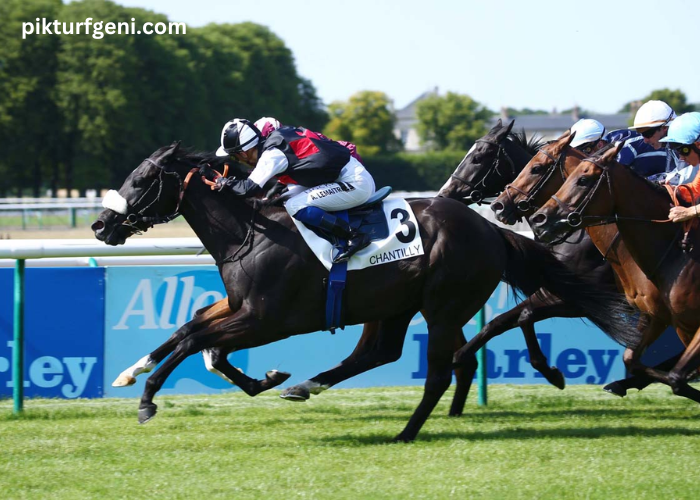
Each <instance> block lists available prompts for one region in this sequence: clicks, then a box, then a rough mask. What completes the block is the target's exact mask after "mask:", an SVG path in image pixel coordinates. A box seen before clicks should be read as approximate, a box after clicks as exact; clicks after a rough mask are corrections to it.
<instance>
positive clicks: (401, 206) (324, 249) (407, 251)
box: [292, 198, 424, 271]
mask: <svg viewBox="0 0 700 500" xmlns="http://www.w3.org/2000/svg"><path fill="white" fill-rule="evenodd" d="M377 210H380V211H381V212H383V214H384V219H385V221H386V225H387V228H388V232H386V231H383V230H377V224H376V222H371V227H363V225H362V221H360V222H359V223H360V226H359V230H360V231H364V232H366V233H369V234H370V235H372V237H373V238H372V239H373V241H372V243H370V244H369V246H368V247H367V248H364V249H362V250H360V251H359V252H357V253H356V254H355V255H353V256H352V257H351V258H350V260H349V261H348V271H357V270H359V269H365V268H367V267H372V266H378V265H381V264H387V263H389V262H394V261H397V260H402V259H410V258H412V257H417V256H419V255H423V253H424V252H423V242H422V240H421V237H420V230H419V228H418V221H417V220H416V216H415V215H414V214H413V210H411V206H410V205H409V204H408V203H407V202H406V200H404V199H401V198H395V199H392V200H384V201H383V202H382V205H381V207H379V206H377ZM365 215H367V214H365ZM367 219H370V220H371V219H372V217H371V216H370V217H365V218H364V219H362V220H364V221H366V220H367ZM292 220H293V221H294V224H296V226H297V228H298V229H299V233H300V234H301V235H302V237H303V238H304V241H306V244H307V245H309V248H310V249H311V251H312V252H313V253H314V254H315V255H316V257H318V260H320V261H321V264H323V267H325V268H326V269H327V270H329V271H330V269H331V266H332V265H333V257H334V256H335V254H336V253H337V252H338V250H337V249H336V248H335V247H334V246H333V244H332V243H331V242H330V241H328V240H326V239H324V238H321V237H320V236H318V235H317V234H316V233H315V232H314V231H312V230H311V229H309V228H308V227H306V226H305V225H304V224H303V223H301V222H299V221H298V220H296V219H294V218H292ZM350 223H351V225H352V226H353V227H357V224H358V222H356V221H354V220H353V219H352V212H351V221H350ZM382 233H383V234H382ZM377 235H380V236H381V238H380V239H375V238H376V236H377Z"/></svg>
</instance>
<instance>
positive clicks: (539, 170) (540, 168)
mask: <svg viewBox="0 0 700 500" xmlns="http://www.w3.org/2000/svg"><path fill="white" fill-rule="evenodd" d="M543 170H544V165H534V166H533V167H532V168H531V169H530V173H531V174H533V175H539V174H541V173H542V171H543Z"/></svg>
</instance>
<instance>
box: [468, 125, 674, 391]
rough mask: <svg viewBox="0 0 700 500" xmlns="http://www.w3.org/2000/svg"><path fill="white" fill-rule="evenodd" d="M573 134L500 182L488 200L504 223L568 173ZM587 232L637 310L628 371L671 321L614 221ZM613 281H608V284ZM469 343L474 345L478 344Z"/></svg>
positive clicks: (629, 384) (616, 386)
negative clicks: (499, 191)
mask: <svg viewBox="0 0 700 500" xmlns="http://www.w3.org/2000/svg"><path fill="white" fill-rule="evenodd" d="M573 138H574V136H573V135H571V134H570V133H569V132H566V133H564V134H563V135H562V136H561V137H560V138H559V139H557V140H555V141H552V142H551V143H550V144H548V145H547V146H546V147H545V148H543V149H542V150H540V152H539V153H538V154H537V155H535V157H534V158H533V159H532V160H531V161H530V163H529V164H528V165H526V166H525V168H524V169H523V170H522V172H521V173H520V175H519V176H518V178H517V179H515V181H514V182H513V183H511V184H509V185H508V186H506V187H505V189H504V191H503V193H502V194H501V195H500V196H499V197H498V198H497V199H496V200H495V201H494V203H493V204H492V205H491V208H492V209H493V210H494V212H495V213H496V217H497V218H498V220H500V221H501V222H503V223H504V224H513V223H515V221H516V220H519V219H520V218H522V217H529V216H530V215H532V214H533V213H534V212H535V210H536V209H537V208H538V207H540V206H542V205H544V203H545V202H546V201H547V200H549V198H550V197H551V196H552V195H553V194H554V193H556V192H557V190H558V189H559V188H560V187H561V186H562V184H564V181H565V180H566V178H567V177H568V176H569V174H570V173H571V172H573V171H574V170H575V169H576V167H578V165H579V163H581V161H582V160H583V159H584V158H585V157H586V155H585V154H584V153H582V152H580V151H579V150H577V149H575V148H572V147H571V146H570V144H571V141H572V140H573ZM578 231H583V230H582V229H578ZM586 231H587V232H588V234H589V235H590V237H591V240H592V241H593V243H594V244H595V246H596V247H597V249H598V250H599V251H600V255H602V256H603V257H604V258H605V260H607V261H608V262H609V263H610V264H611V265H612V267H613V269H614V271H615V277H616V278H617V281H618V283H619V286H620V287H621V288H622V289H623V290H624V292H625V295H626V297H627V300H628V302H629V303H630V304H631V305H632V306H634V307H636V308H637V309H639V311H640V312H641V316H640V321H639V324H638V330H639V331H640V343H639V344H638V345H637V346H636V354H635V353H634V352H633V350H632V349H627V350H626V351H625V355H624V358H623V359H624V361H625V364H626V366H627V368H628V369H629V370H630V371H633V370H632V364H633V363H635V362H637V360H638V358H639V356H640V355H641V354H642V353H643V351H644V349H646V348H647V347H648V346H649V344H651V343H652V342H653V341H654V340H656V339H657V338H658V337H659V336H660V335H661V334H662V333H663V331H664V330H665V329H666V327H667V326H668V325H669V324H670V322H671V313H670V311H669V310H668V308H667V307H666V305H665V304H664V302H663V300H662V298H661V296H660V294H659V290H658V289H657V288H656V285H654V283H652V282H651V281H650V280H649V279H648V278H647V277H646V275H645V274H644V273H643V272H642V270H641V269H639V266H638V265H637V264H636V263H635V261H634V259H632V258H631V257H630V255H629V252H628V251H627V248H626V246H625V244H624V242H623V241H622V240H620V238H619V232H618V229H617V226H616V225H615V224H610V225H605V226H596V227H590V228H588V229H586ZM612 284H613V283H612V282H611V283H610V285H612ZM474 348H478V344H477V345H476V346H475V347H474ZM678 359H680V354H679V355H677V356H674V357H672V358H671V359H669V360H667V361H664V362H663V363H661V364H660V365H658V366H657V368H660V369H669V368H671V367H672V366H673V365H675V364H676V362H677V361H678ZM651 382H652V380H651V379H649V378H648V377H643V376H639V375H637V376H633V377H630V378H627V379H624V380H619V381H615V382H612V383H611V384H608V385H607V386H605V388H604V389H605V390H606V391H608V392H610V393H612V394H615V395H617V396H625V395H626V393H627V389H630V388H635V389H639V390H641V389H643V388H644V387H646V386H647V385H649V384H650V383H651Z"/></svg>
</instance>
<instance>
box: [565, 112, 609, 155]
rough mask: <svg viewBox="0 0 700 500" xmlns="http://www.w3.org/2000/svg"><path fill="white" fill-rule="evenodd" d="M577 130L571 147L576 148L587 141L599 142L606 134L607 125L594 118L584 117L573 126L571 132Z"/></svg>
mask: <svg viewBox="0 0 700 500" xmlns="http://www.w3.org/2000/svg"><path fill="white" fill-rule="evenodd" d="M574 132H576V136H575V137H574V140H573V141H571V147H572V148H576V147H578V146H580V145H581V144H586V143H587V142H597V141H599V140H600V139H602V138H603V136H604V135H605V127H604V126H603V124H602V123H600V122H599V121H598V120H593V119H592V118H583V119H581V120H579V121H577V122H576V123H574V124H573V126H572V127H571V133H572V134H573V133H574Z"/></svg>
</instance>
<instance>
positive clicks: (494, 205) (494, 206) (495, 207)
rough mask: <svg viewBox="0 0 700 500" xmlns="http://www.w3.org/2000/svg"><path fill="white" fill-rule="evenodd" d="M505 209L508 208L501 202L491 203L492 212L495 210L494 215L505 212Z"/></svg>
mask: <svg viewBox="0 0 700 500" xmlns="http://www.w3.org/2000/svg"><path fill="white" fill-rule="evenodd" d="M505 208H506V207H505V206H503V203H501V202H500V201H494V202H493V203H491V210H493V211H494V213H496V214H497V215H498V214H500V213H501V212H503V210H505Z"/></svg>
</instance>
